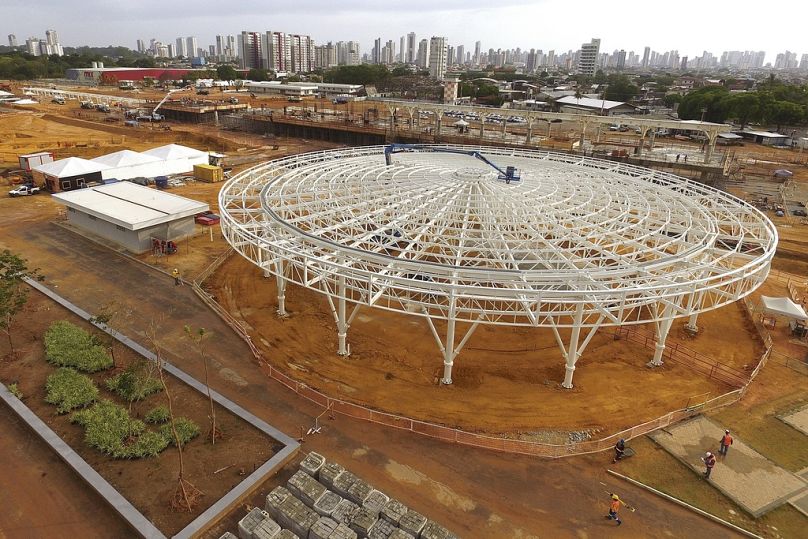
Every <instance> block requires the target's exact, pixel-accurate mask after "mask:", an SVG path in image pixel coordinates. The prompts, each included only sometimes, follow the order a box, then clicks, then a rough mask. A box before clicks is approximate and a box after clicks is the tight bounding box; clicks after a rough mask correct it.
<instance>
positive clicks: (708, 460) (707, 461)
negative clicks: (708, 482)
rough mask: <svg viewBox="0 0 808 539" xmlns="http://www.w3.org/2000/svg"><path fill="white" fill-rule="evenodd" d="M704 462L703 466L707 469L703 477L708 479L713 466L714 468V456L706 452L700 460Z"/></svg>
mask: <svg viewBox="0 0 808 539" xmlns="http://www.w3.org/2000/svg"><path fill="white" fill-rule="evenodd" d="M701 460H702V461H703V462H704V465H705V466H706V467H707V469H706V470H704V477H706V478H707V479H710V474H711V473H712V472H713V466H715V455H713V454H712V453H710V452H709V451H707V454H705V455H704V457H703V458H702V459H701Z"/></svg>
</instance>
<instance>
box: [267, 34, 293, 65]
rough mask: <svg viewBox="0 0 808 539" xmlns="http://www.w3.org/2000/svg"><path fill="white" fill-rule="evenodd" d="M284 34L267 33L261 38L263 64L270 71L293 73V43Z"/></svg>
mask: <svg viewBox="0 0 808 539" xmlns="http://www.w3.org/2000/svg"><path fill="white" fill-rule="evenodd" d="M289 37H290V36H289V35H288V34H284V33H283V32H272V31H268V32H265V33H264V34H263V35H262V36H261V51H262V55H263V61H262V64H263V66H264V69H268V70H269V71H275V72H277V71H291V69H292V42H291V40H290V39H289Z"/></svg>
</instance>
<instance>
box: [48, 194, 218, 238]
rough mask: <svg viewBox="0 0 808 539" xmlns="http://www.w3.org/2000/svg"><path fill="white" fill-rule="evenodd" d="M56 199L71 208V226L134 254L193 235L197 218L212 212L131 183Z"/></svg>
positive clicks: (193, 202)
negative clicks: (156, 244) (161, 243)
mask: <svg viewBox="0 0 808 539" xmlns="http://www.w3.org/2000/svg"><path fill="white" fill-rule="evenodd" d="M53 197H54V198H55V199H56V200H57V201H58V202H60V203H62V204H64V205H65V206H67V218H68V221H69V222H70V224H72V225H74V226H76V227H77V228H80V229H82V230H85V231H87V232H90V233H91V234H94V235H96V236H100V237H102V238H104V239H107V240H109V241H112V242H114V243H116V244H118V245H120V246H121V247H124V248H125V249H126V250H128V251H130V252H132V253H145V252H147V251H149V250H151V249H152V248H153V245H154V243H155V242H157V243H158V244H159V243H160V242H168V241H174V242H176V241H179V240H181V239H183V238H185V237H186V236H189V235H191V234H193V232H194V228H195V226H196V225H195V223H194V216H195V215H196V214H198V213H202V212H205V211H208V210H209V209H210V208H209V206H208V205H207V204H205V203H202V202H197V201H196V200H191V199H189V198H185V197H181V196H178V195H172V194H170V193H166V192H163V191H158V190H156V189H151V188H149V187H143V186H141V185H137V184H134V183H130V182H117V183H112V184H107V185H98V186H95V187H90V188H88V189H81V190H78V191H71V192H69V193H58V194H54V195H53Z"/></svg>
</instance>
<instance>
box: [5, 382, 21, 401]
mask: <svg viewBox="0 0 808 539" xmlns="http://www.w3.org/2000/svg"><path fill="white" fill-rule="evenodd" d="M8 391H9V392H10V393H11V394H12V395H14V396H15V397H17V398H18V399H20V400H22V391H20V388H19V387H17V384H16V383H14V384H9V385H8Z"/></svg>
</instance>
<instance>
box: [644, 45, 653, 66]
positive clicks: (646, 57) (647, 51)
mask: <svg viewBox="0 0 808 539" xmlns="http://www.w3.org/2000/svg"><path fill="white" fill-rule="evenodd" d="M650 60H651V47H645V50H643V52H642V67H648V62H649V61H650Z"/></svg>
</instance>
